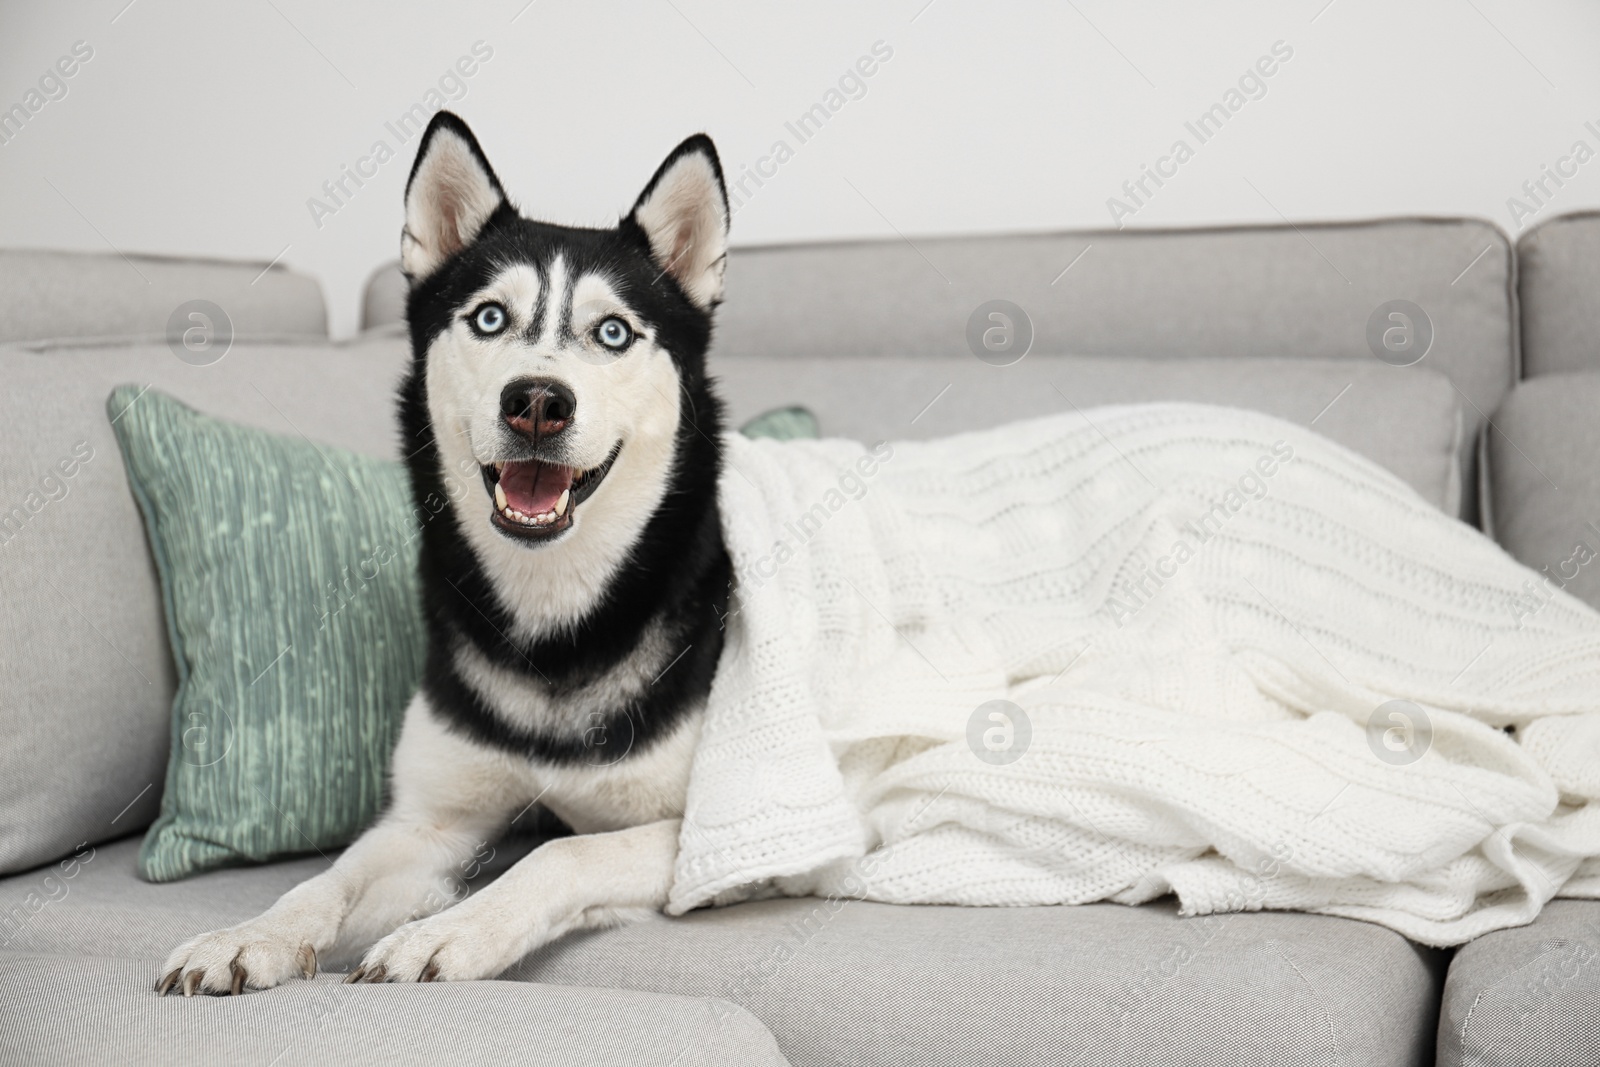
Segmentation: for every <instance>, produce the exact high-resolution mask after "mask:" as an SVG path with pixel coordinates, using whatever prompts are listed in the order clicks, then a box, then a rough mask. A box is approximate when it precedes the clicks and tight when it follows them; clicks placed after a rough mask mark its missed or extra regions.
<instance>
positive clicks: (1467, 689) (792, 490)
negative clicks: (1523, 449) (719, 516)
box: [668, 404, 1600, 945]
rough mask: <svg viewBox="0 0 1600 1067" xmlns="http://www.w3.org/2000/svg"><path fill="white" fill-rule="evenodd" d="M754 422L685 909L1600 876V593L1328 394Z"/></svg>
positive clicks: (1431, 937)
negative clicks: (1393, 454) (1480, 514)
mask: <svg viewBox="0 0 1600 1067" xmlns="http://www.w3.org/2000/svg"><path fill="white" fill-rule="evenodd" d="M727 454H728V461H729V462H728V468H729V469H728V471H727V472H726V474H725V476H724V479H723V484H722V507H723V524H724V527H725V533H726V538H727V543H728V549H729V552H730V554H731V556H732V559H733V563H734V567H735V573H736V592H735V596H734V600H733V605H732V608H731V611H730V615H729V617H728V618H727V620H726V639H727V641H726V648H725V651H724V654H723V657H722V661H721V664H720V666H719V669H718V673H717V677H716V681H715V684H714V687H713V690H712V694H711V701H710V705H709V708H708V710H707V714H706V720H705V727H704V731H703V733H702V736H701V739H700V742H699V747H698V749H697V750H696V754H695V758H694V764H693V769H692V772H691V776H690V782H689V792H688V807H687V811H686V815H685V818H684V823H683V831H682V836H681V840H680V851H679V856H678V864H677V870H676V872H675V879H674V885H673V888H672V893H671V901H670V905H669V909H668V910H669V911H671V912H673V913H682V912H684V911H687V910H689V909H690V908H694V907H697V906H700V905H702V904H706V903H724V902H727V901H730V900H736V899H742V898H744V897H748V896H751V895H760V894H770V893H789V894H804V893H817V894H822V895H830V896H849V897H857V898H866V899H872V900H880V901H889V902H899V903H956V904H973V905H1022V904H1056V903H1082V902H1087V901H1095V900H1114V901H1120V902H1124V903H1137V902H1141V901H1146V900H1150V899H1152V898H1154V897H1158V896H1161V895H1163V894H1165V893H1169V892H1170V893H1176V895H1177V898H1178V901H1179V904H1180V907H1181V909H1182V912H1183V913H1184V914H1188V915H1196V914H1208V913H1213V912H1225V911H1239V910H1253V909H1259V908H1277V909H1294V910H1302V911H1312V912H1322V913H1326V914H1330V915H1342V916H1349V917H1354V918H1360V919H1366V920H1370V921H1372V922H1377V923H1382V924H1384V925H1386V926H1389V927H1392V928H1393V929H1395V930H1398V931H1400V932H1401V933H1403V934H1405V935H1406V936H1408V937H1411V938H1413V939H1415V940H1417V941H1421V942H1424V943H1427V944H1432V945H1446V944H1455V943H1460V942H1463V941H1466V940H1469V939H1470V938H1472V937H1475V936H1477V935H1479V934H1481V933H1484V932H1486V931H1489V930H1493V929H1497V928H1500V927H1505V926H1511V925H1516V924H1518V923H1523V922H1527V921H1529V920H1531V919H1532V918H1533V917H1534V916H1535V915H1537V914H1538V911H1539V909H1540V908H1541V907H1542V906H1543V904H1544V902H1545V901H1547V900H1549V899H1550V898H1551V897H1554V896H1557V895H1564V896H1600V862H1597V861H1596V859H1595V857H1597V856H1600V804H1597V803H1596V801H1597V800H1600V614H1597V613H1596V612H1595V611H1593V610H1591V609H1589V608H1588V607H1586V606H1584V605H1583V604H1581V603H1580V602H1579V601H1577V600H1575V599H1573V598H1572V597H1571V596H1569V595H1567V594H1565V593H1562V592H1560V591H1559V590H1558V589H1557V587H1556V585H1555V583H1553V582H1551V581H1550V580H1549V579H1548V578H1546V577H1545V576H1544V575H1542V574H1540V573H1538V572H1535V571H1532V570H1530V569H1528V568H1525V567H1523V566H1521V565H1520V564H1518V563H1516V562H1515V561H1513V560H1512V559H1511V558H1510V557H1508V556H1507V555H1506V554H1505V553H1504V552H1502V551H1501V550H1500V549H1499V548H1498V547H1497V546H1496V545H1495V544H1494V543H1493V542H1492V541H1490V540H1488V539H1487V538H1485V537H1483V536H1482V535H1480V534H1479V533H1477V532H1476V531H1475V530H1473V529H1471V528H1469V527H1467V526H1465V525H1463V524H1462V523H1460V522H1457V521H1455V520H1454V519H1451V518H1448V517H1446V516H1445V515H1443V514H1441V513H1440V512H1439V511H1437V510H1436V509H1434V508H1433V507H1432V506H1431V505H1429V504H1428V503H1426V502H1425V501H1423V500H1422V499H1421V498H1419V497H1418V496H1417V494H1416V493H1415V492H1413V491H1412V490H1411V489H1410V488H1409V487H1407V486H1406V485H1405V484H1403V483H1402V482H1401V481H1399V480H1398V479H1397V478H1395V477H1394V476H1393V475H1391V474H1389V473H1387V472H1386V471H1384V470H1382V469H1380V468H1379V467H1377V466H1376V465H1374V464H1373V463H1371V462H1370V461H1368V460H1366V459H1364V458H1362V457H1360V456H1358V455H1356V454H1354V453H1352V452H1350V451H1348V450H1346V449H1345V448H1343V447H1341V446H1339V445H1336V444H1334V443H1332V442H1330V441H1328V440H1326V439H1324V438H1322V437H1319V436H1317V435H1316V434H1315V433H1314V432H1312V431H1310V430H1308V429H1306V428H1304V427H1300V426H1296V425H1292V424H1290V423H1286V422H1281V421H1279V420H1276V419H1272V418H1269V417H1267V416H1263V415H1259V414H1255V413H1251V412H1245V411H1236V410H1230V409H1223V408H1215V407H1205V406H1199V405H1188V404H1159V405H1139V406H1127V407H1112V408H1099V409H1094V410H1092V411H1088V412H1083V413H1078V414H1072V415H1063V416H1057V417H1051V418H1047V419H1041V420H1037V421H1032V422H1026V423H1020V424H1015V425H1012V426H1007V427H1004V428H1002V429H999V430H993V431H986V432H982V433H973V434H965V435H962V436H959V437H953V438H947V439H943V440H939V441H933V442H925V443H914V444H911V443H903V444H896V445H893V446H892V447H891V446H887V445H880V446H879V447H878V449H877V450H876V451H875V452H869V451H868V450H865V449H863V448H862V447H861V446H860V445H857V444H854V443H851V442H845V441H820V442H803V443H787V444H780V443H776V442H771V441H746V440H742V439H740V438H738V437H736V436H730V437H729V438H728V440H727ZM1574 536H1575V537H1576V536H1577V533H1576V531H1575V533H1574ZM1589 558H1592V557H1589ZM1587 561H1588V559H1587V558H1585V559H1583V560H1582V561H1581V562H1587ZM1555 562H1558V561H1552V563H1555ZM1572 565H1574V564H1573V563H1572V561H1567V567H1568V571H1569V573H1568V577H1570V567H1571V566H1572ZM996 700H1005V701H1011V702H1013V704H1014V705H1015V707H1012V706H1008V705H1005V704H1000V705H991V706H989V707H984V705H986V704H989V702H992V701H996ZM1019 709H1020V710H1019ZM996 715H998V716H999V717H995V716H996Z"/></svg>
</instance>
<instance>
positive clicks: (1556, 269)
mask: <svg viewBox="0 0 1600 1067" xmlns="http://www.w3.org/2000/svg"><path fill="white" fill-rule="evenodd" d="M1517 274H1518V277H1517V293H1518V295H1519V297H1520V302H1521V305H1522V351H1523V370H1524V374H1525V375H1526V376H1528V377H1534V376H1537V375H1541V374H1561V373H1564V372H1567V371H1577V370H1600V300H1597V299H1596V294H1600V211H1589V212H1582V213H1579V214H1575V215H1563V216H1561V217H1559V218H1554V219H1551V220H1550V221H1549V222H1546V223H1544V224H1543V225H1540V226H1537V227H1535V228H1534V229H1532V230H1529V231H1528V232H1527V233H1526V234H1524V235H1523V237H1522V239H1521V240H1519V241H1518V242H1517Z"/></svg>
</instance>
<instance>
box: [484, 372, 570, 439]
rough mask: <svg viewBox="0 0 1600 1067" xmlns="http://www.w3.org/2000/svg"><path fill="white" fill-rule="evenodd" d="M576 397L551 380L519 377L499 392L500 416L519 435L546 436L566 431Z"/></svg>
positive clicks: (564, 387) (563, 386)
mask: <svg viewBox="0 0 1600 1067" xmlns="http://www.w3.org/2000/svg"><path fill="white" fill-rule="evenodd" d="M577 410H578V398H577V397H575V396H573V395H572V390H571V389H568V388H567V387H566V386H565V385H562V384H561V383H560V382H558V381H555V380H554V379H552V378H518V379H517V380H516V381H514V382H512V383H510V384H509V385H507V386H506V387H505V388H504V389H502V390H501V391H500V417H501V418H503V419H505V420H506V425H507V426H509V427H511V428H512V429H513V430H515V431H517V432H518V433H520V434H527V435H529V436H531V437H548V436H550V435H552V434H558V433H560V432H561V431H562V430H565V429H566V428H567V427H568V426H569V425H570V424H571V423H572V417H573V415H575V414H577Z"/></svg>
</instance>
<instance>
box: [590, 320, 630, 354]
mask: <svg viewBox="0 0 1600 1067" xmlns="http://www.w3.org/2000/svg"><path fill="white" fill-rule="evenodd" d="M594 336H595V340H597V341H599V342H600V343H601V344H603V345H605V346H606V347H607V348H611V349H616V350H618V351H620V350H622V349H624V348H627V347H628V346H629V345H630V344H632V343H633V330H632V329H630V328H629V326H628V324H627V323H625V322H623V321H622V320H621V319H619V318H617V317H616V316H614V315H613V316H612V317H611V318H609V319H606V320H605V321H604V322H602V323H601V324H600V325H599V326H596V327H595V330H594Z"/></svg>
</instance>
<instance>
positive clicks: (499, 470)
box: [494, 460, 506, 474]
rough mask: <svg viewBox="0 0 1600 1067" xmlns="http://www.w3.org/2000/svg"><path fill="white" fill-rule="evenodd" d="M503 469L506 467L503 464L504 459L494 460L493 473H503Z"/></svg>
mask: <svg viewBox="0 0 1600 1067" xmlns="http://www.w3.org/2000/svg"><path fill="white" fill-rule="evenodd" d="M505 469H506V464H505V461H504V460H497V461H496V462H495V465H494V472H495V473H496V474H502V473H504V472H505Z"/></svg>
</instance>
